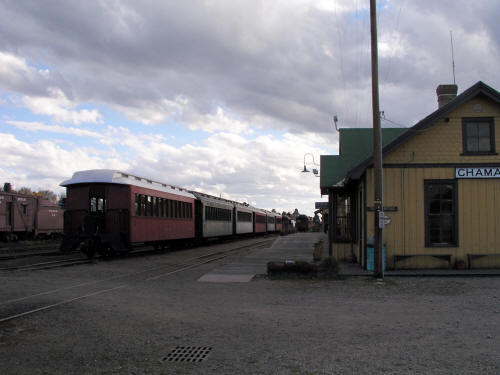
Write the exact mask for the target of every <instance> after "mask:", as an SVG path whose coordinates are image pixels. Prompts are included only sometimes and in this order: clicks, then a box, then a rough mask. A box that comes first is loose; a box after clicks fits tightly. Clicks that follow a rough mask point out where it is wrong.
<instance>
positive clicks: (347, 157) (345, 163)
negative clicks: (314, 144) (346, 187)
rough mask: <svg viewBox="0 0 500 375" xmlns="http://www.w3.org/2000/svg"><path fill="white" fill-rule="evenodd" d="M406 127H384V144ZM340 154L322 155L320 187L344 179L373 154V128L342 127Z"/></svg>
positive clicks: (397, 135) (393, 138)
mask: <svg viewBox="0 0 500 375" xmlns="http://www.w3.org/2000/svg"><path fill="white" fill-rule="evenodd" d="M406 130H407V129H406V128H387V129H382V146H385V145H387V144H389V143H391V142H392V141H393V140H395V139H396V138H397V137H399V136H400V135H401V134H403V133H404V132H405V131H406ZM339 133H340V134H339V139H340V140H339V149H340V155H321V156H320V187H321V188H328V187H332V186H334V185H335V184H337V183H339V182H340V181H342V179H343V178H344V177H345V176H346V175H347V173H348V172H349V171H350V170H351V169H352V168H354V167H355V166H357V165H358V164H360V163H361V162H363V161H364V160H366V159H368V158H369V157H370V156H372V154H373V138H372V137H373V129H371V128H362V129H355V128H351V129H340V130H339Z"/></svg>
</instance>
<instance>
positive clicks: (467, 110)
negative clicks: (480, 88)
mask: <svg viewBox="0 0 500 375" xmlns="http://www.w3.org/2000/svg"><path fill="white" fill-rule="evenodd" d="M475 105H480V106H481V107H482V112H474V109H473V108H474V106H475ZM463 117H493V118H494V121H495V138H496V139H495V141H496V152H497V153H500V107H499V106H498V105H497V104H495V103H494V102H493V101H491V100H490V99H486V98H479V97H478V98H475V99H472V100H471V101H470V102H468V103H466V104H464V105H462V106H460V107H459V108H457V109H456V110H455V111H453V112H451V113H450V114H449V115H448V116H446V118H445V119H441V120H439V121H438V122H437V123H436V124H435V125H434V126H431V127H429V128H428V129H426V130H424V131H422V132H421V133H419V134H417V135H415V136H414V137H413V138H411V139H410V140H409V141H408V142H406V143H404V144H402V145H401V146H399V147H398V148H397V149H396V150H394V151H393V152H391V153H390V154H389V155H384V164H392V163H410V164H411V163H496V162H500V155H483V156H477V155H476V156H461V155H460V154H461V153H462V152H463V144H462V118H463ZM446 119H449V121H448V122H447V121H446Z"/></svg>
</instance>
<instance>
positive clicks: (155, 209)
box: [61, 169, 195, 255]
mask: <svg viewBox="0 0 500 375" xmlns="http://www.w3.org/2000/svg"><path fill="white" fill-rule="evenodd" d="M61 186H65V187H66V188H67V198H66V212H65V216H64V240H63V242H62V243H61V250H63V251H64V250H70V249H74V248H76V247H77V246H78V245H79V244H81V243H83V246H84V250H85V251H86V252H87V253H88V255H93V254H94V252H96V251H97V252H100V253H103V254H108V253H110V252H114V251H126V250H128V249H129V248H130V247H131V246H132V245H134V244H137V243H151V244H163V243H165V242H167V241H172V240H178V239H186V238H193V237H194V233H195V228H194V201H195V197H194V196H193V195H192V194H191V193H189V192H188V191H186V190H184V189H181V188H177V187H174V186H171V185H167V184H163V183H160V182H155V181H152V180H149V179H144V178H141V177H137V176H133V175H130V174H127V173H123V172H119V171H115V170H107V169H100V170H89V171H81V172H76V173H75V174H74V175H73V177H72V178H71V179H69V180H67V181H64V182H63V183H61Z"/></svg>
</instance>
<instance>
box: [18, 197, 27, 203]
mask: <svg viewBox="0 0 500 375" xmlns="http://www.w3.org/2000/svg"><path fill="white" fill-rule="evenodd" d="M17 201H18V202H26V198H20V197H18V198H17Z"/></svg>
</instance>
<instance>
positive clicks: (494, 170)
mask: <svg viewBox="0 0 500 375" xmlns="http://www.w3.org/2000/svg"><path fill="white" fill-rule="evenodd" d="M455 177H456V178H500V167H479V168H455Z"/></svg>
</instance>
